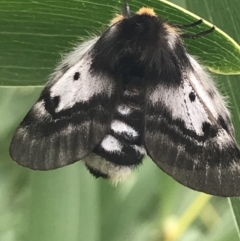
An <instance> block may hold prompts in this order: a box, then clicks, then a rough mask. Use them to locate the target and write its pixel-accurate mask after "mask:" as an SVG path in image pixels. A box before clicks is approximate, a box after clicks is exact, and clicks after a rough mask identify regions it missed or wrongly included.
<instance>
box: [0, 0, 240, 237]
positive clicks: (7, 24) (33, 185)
mask: <svg viewBox="0 0 240 241" xmlns="http://www.w3.org/2000/svg"><path fill="white" fill-rule="evenodd" d="M172 2H175V3H176V4H178V5H181V6H183V7H185V8H186V9H189V10H191V11H192V12H194V13H196V14H198V15H199V16H201V17H203V18H205V19H207V20H209V21H211V22H212V23H213V24H215V25H217V26H218V27H220V28H221V29H222V30H224V31H225V32H226V33H228V34H229V35H230V36H232V37H233V38H234V39H235V40H236V41H237V42H238V43H240V36H239V32H240V25H239V24H238V23H239V14H238V12H239V9H240V2H239V1H238V0H231V1H227V0H194V1H193V0H175V1H172ZM153 3H154V6H155V5H156V4H157V3H156V1H154V0H152V1H150V0H145V1H144V0H142V1H134V0H132V1H131V2H130V4H131V5H133V8H137V7H139V6H141V5H148V6H152V5H153ZM121 6H122V1H120V0H119V1H116V0H106V1H101V0H92V1H87V0H86V1H82V0H79V1H77V0H69V1H64V0H55V1H50V0H42V1H40V0H39V1H32V0H19V1H6V0H5V1H4V0H0V84H1V87H0V240H1V241H16V240H19V241H42V240H44V241H55V240H58V241H65V240H69V241H77V240H87V241H103V240H104V241H106V240H109V241H110V240H111V241H122V240H137V241H145V240H153V241H154V240H166V241H167V240H169V241H171V240H181V241H185V240H209V241H210V240H211V241H215V240H216V241H225V240H232V241H235V240H239V237H238V233H237V230H236V228H235V226H234V219H233V217H232V214H231V209H230V208H229V204H228V201H227V199H224V198H217V197H211V196H207V195H205V194H201V193H198V192H195V191H192V190H190V189H188V188H185V187H183V186H181V185H180V184H178V183H176V182H175V181H173V180H172V179H171V178H170V177H168V176H167V175H165V174H164V173H163V172H161V171H160V170H159V169H158V168H157V167H156V166H155V165H154V164H153V163H152V162H151V161H150V160H149V159H146V160H145V162H144V164H143V165H142V166H141V167H140V168H139V171H135V173H134V174H133V175H132V176H131V178H130V179H129V180H128V181H126V182H125V183H123V184H121V185H120V186H118V187H117V188H115V187H112V186H111V185H110V184H109V183H108V182H106V181H103V180H95V179H94V178H92V177H91V176H90V174H89V173H88V172H87V171H86V169H85V168H84V166H83V165H82V164H81V163H80V162H78V163H76V164H74V165H71V166H69V167H65V168H62V169H59V170H55V171H49V172H34V171H30V170H26V169H24V168H22V167H19V166H18V165H17V164H15V163H13V162H12V160H11V159H10V157H9V154H8V147H9V143H10V140H11V137H12V135H13V133H14V130H15V128H16V127H17V125H18V124H19V122H20V121H21V119H22V118H23V117H24V115H25V114H26V112H27V111H28V109H29V108H30V107H31V106H32V104H33V103H34V101H35V100H36V99H37V97H38V94H39V93H40V91H41V89H42V87H38V85H40V84H43V83H44V82H45V81H46V80H47V76H48V75H49V74H50V73H51V71H52V69H53V68H54V66H55V65H56V63H57V62H58V61H59V60H60V58H61V56H60V54H59V53H63V52H67V51H68V50H69V49H71V46H72V44H75V43H77V42H78V41H79V37H80V36H88V35H89V34H88V33H98V32H99V29H103V27H102V26H103V25H104V24H107V23H108V21H109V19H110V18H111V17H112V16H113V13H114V12H115V11H116V9H120V7H121ZM193 51H194V50H193ZM201 57H203V58H208V57H209V56H208V55H207V53H205V55H203V56H201ZM215 79H216V80H217V82H218V83H219V87H220V89H221V91H223V92H224V93H226V94H227V95H228V96H229V97H230V103H231V104H230V109H231V111H232V114H233V122H234V125H235V128H236V135H237V139H238V142H239V143H240V139H239V138H240V122H239V118H240V115H239V106H240V97H239V76H216V78H215ZM26 84H27V85H28V86H26ZM16 85H18V87H17V86H16ZM34 86H35V87H34ZM232 202H233V207H234V210H235V213H237V214H238V207H239V204H238V202H239V201H238V199H232ZM236 217H237V216H236ZM236 221H238V217H237V219H236Z"/></svg>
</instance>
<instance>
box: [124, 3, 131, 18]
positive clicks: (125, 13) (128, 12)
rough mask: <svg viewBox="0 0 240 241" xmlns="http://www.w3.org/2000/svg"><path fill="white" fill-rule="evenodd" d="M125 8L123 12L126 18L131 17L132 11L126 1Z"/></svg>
mask: <svg viewBox="0 0 240 241" xmlns="http://www.w3.org/2000/svg"><path fill="white" fill-rule="evenodd" d="M124 3H125V6H124V10H123V15H124V16H126V17H128V18H129V17H131V11H130V6H129V4H128V1H127V0H124Z"/></svg>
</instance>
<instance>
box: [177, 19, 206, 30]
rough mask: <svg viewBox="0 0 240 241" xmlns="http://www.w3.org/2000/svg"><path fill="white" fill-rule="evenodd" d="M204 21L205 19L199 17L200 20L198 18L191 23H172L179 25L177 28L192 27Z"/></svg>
mask: <svg viewBox="0 0 240 241" xmlns="http://www.w3.org/2000/svg"><path fill="white" fill-rule="evenodd" d="M202 23H203V20H202V19H199V20H197V21H195V22H193V23H190V24H172V25H173V27H177V28H190V27H194V26H197V25H200V24H202Z"/></svg>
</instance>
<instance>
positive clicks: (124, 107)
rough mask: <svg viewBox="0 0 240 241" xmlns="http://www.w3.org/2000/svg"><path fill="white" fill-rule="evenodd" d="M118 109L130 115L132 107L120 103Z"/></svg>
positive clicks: (123, 113)
mask: <svg viewBox="0 0 240 241" xmlns="http://www.w3.org/2000/svg"><path fill="white" fill-rule="evenodd" d="M117 111H118V112H119V113H120V114H122V115H129V114H130V113H131V108H129V107H128V106H126V105H119V106H118V108H117Z"/></svg>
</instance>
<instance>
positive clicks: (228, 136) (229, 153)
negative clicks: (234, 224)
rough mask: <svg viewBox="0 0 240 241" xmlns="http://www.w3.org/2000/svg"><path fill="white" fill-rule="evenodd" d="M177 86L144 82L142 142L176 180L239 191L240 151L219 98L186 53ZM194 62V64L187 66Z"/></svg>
mask: <svg viewBox="0 0 240 241" xmlns="http://www.w3.org/2000/svg"><path fill="white" fill-rule="evenodd" d="M188 57H189V60H190V63H191V65H190V66H189V68H188V69H185V70H184V71H183V72H184V73H185V76H184V78H183V79H182V81H181V84H180V85H172V86H166V85H163V84H161V80H159V83H158V84H156V85H155V86H151V87H148V89H147V94H146V106H145V115H146V116H145V140H144V141H145V147H146V150H147V152H148V155H149V156H150V157H151V158H152V160H153V161H154V162H155V163H156V164H157V165H158V166H159V167H160V168H161V169H162V170H163V171H165V172H166V173H167V174H169V175H170V176H172V177H173V178H174V179H176V180H177V181H178V182H180V183H182V184H183V185H185V186H187V187H190V188H192V189H195V190H198V191H202V192H206V193H209V194H213V195H219V196H239V195H240V163H239V162H240V152H239V149H238V147H237V144H236V140H235V138H234V130H233V126H232V123H231V121H230V117H229V113H228V110H227V109H226V107H225V103H224V101H223V98H222V97H221V96H220V95H219V93H218V92H217V91H216V89H215V87H214V86H213V84H212V81H211V79H210V78H209V76H208V75H207V74H206V73H205V71H204V70H203V69H202V68H201V67H200V65H199V64H198V63H197V62H196V61H195V60H194V59H193V58H192V57H191V56H188ZM191 66H192V67H191Z"/></svg>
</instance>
